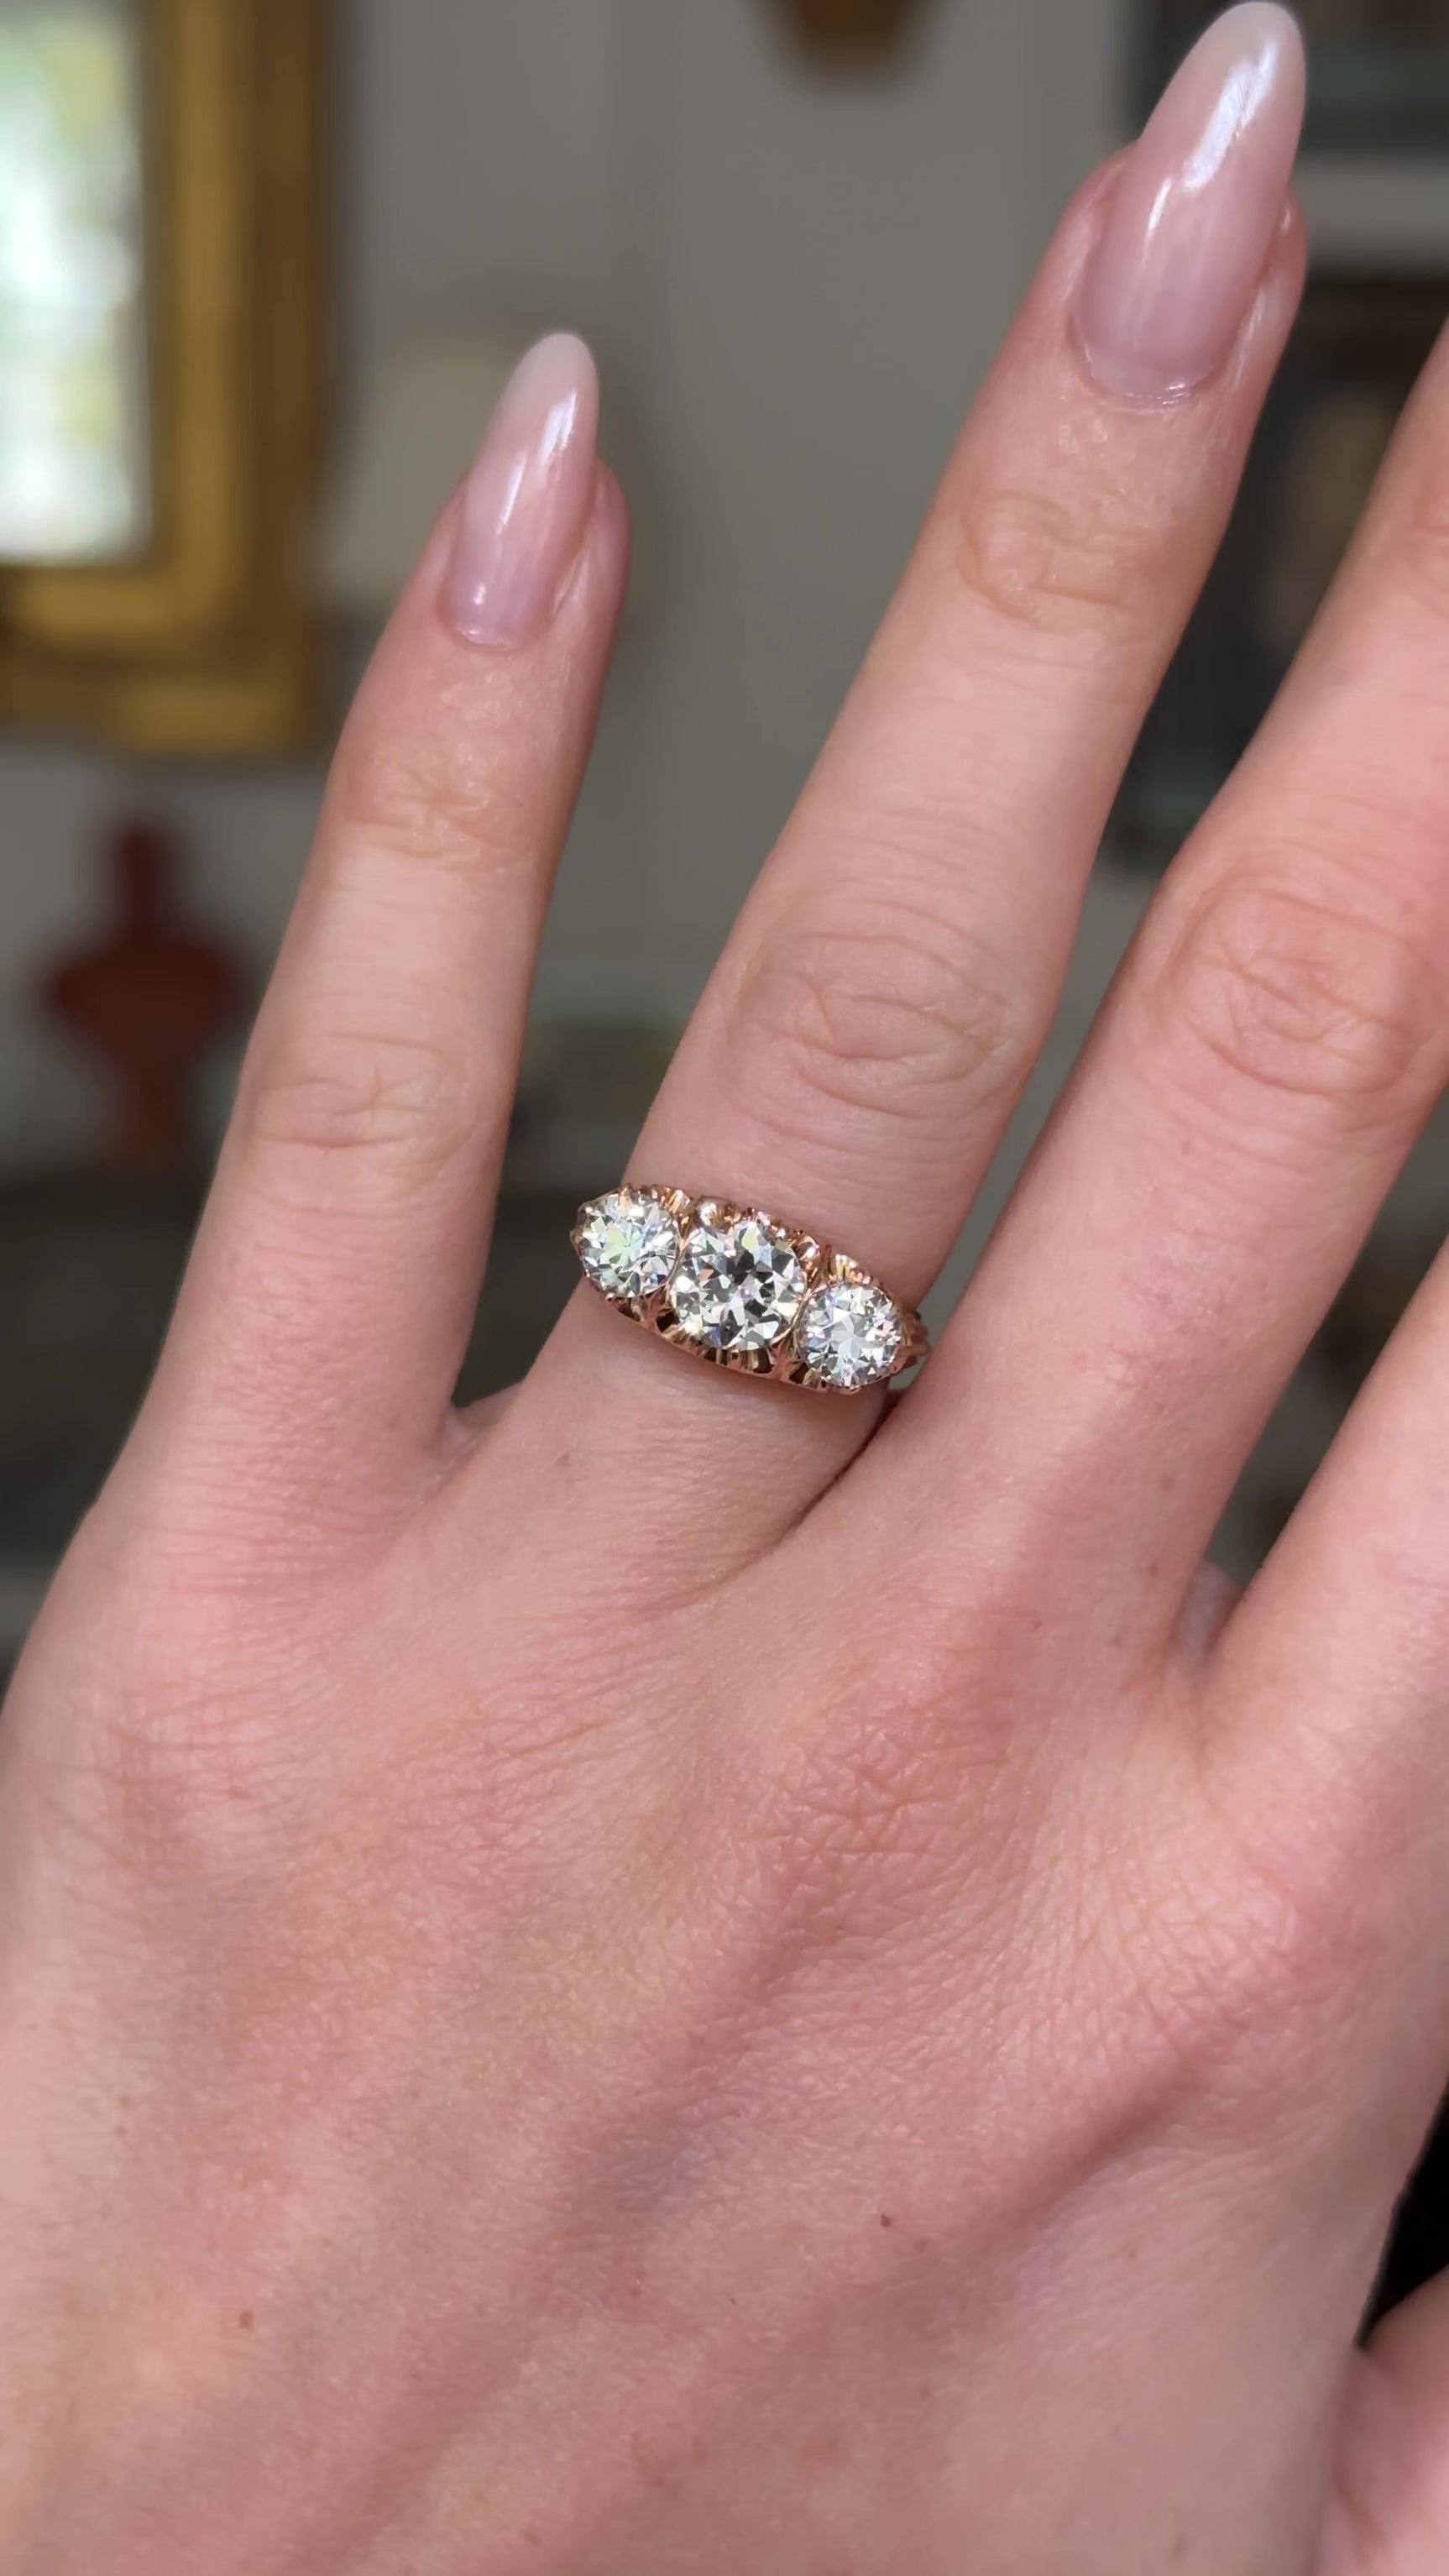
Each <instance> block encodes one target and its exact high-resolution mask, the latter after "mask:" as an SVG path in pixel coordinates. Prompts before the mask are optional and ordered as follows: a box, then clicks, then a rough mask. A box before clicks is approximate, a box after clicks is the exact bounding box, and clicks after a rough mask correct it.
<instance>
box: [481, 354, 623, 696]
mask: <svg viewBox="0 0 1449 2576" xmlns="http://www.w3.org/2000/svg"><path fill="white" fill-rule="evenodd" d="M598 433H599V379H598V372H597V370H596V368H595V366H594V362H593V359H592V358H591V357H590V355H589V352H588V350H587V349H586V348H585V347H584V344H583V342H582V340H575V339H573V338H572V337H571V336H570V335H569V334H567V333H563V332H561V333H559V334H558V335H557V336H556V337H555V338H553V339H550V340H540V342H539V344H538V346H537V348H535V349H530V351H529V353H528V355H527V357H526V358H525V359H524V360H523V361H522V363H521V365H520V366H519V367H518V369H517V370H516V372H515V374H514V375H513V377H512V379H511V381H510V382H509V384H508V385H507V387H506V388H505V390H504V393H503V396H502V399H501V400H500V402H499V405H498V409H497V410H496V411H495V413H494V415H493V418H492V421H491V422H490V424H489V428H488V435H487V437H486V438H485V439H484V441H483V445H482V447H481V449H480V450H479V454H478V461H477V463H476V465H475V466H474V467H473V470H472V473H471V474H470V475H469V477H468V480H467V483H466V484H465V486H464V489H463V504H462V512H461V516H460V518H459V522H458V536H457V544H456V548H455V551H454V555H453V563H452V569H451V572H450V574H449V579H448V610H449V614H450V616H451V617H452V621H453V624H454V625H455V626H456V627H457V629H458V632H459V634H460V635H465V636H467V638H468V639H469V641H470V642H471V643H474V644H496V645H510V644H526V643H527V642H528V640H529V638H530V637H531V636H534V635H537V634H538V633H539V632H540V631H541V629H542V628H543V627H545V626H546V625H547V624H548V621H549V619H550V618H551V617H552V615H553V613H554V610H555V609H556V608H557V606H558V603H559V599H560V597H561V595H562V593H563V590H564V588H565V586H566V584H567V581H568V577H569V574H570V572H571V571H572V569H573V567H574V565H575V563H576V562H577V560H578V555H579V549H580V547H581V546H582V544H583V541H584V532H585V530H586V529H587V527H588V523H589V513H590V510H591V508H592V505H593V497H594V472H595V460H596V456H597V451H598Z"/></svg>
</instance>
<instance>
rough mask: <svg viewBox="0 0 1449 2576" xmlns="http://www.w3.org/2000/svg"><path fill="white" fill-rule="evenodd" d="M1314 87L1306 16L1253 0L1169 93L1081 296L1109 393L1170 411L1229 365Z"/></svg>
mask: <svg viewBox="0 0 1449 2576" xmlns="http://www.w3.org/2000/svg"><path fill="white" fill-rule="evenodd" d="M1305 88H1306V70H1305V64H1304V58H1303V39H1302V37H1301V36H1300V34H1299V32H1298V26H1297V22H1296V20H1295V19H1294V18H1292V17H1291V16H1290V15H1289V12H1288V11H1287V10H1286V9H1280V8H1277V7H1275V6H1272V5H1270V0H1246V5H1244V6H1243V7H1240V8H1237V9H1229V10H1228V12H1227V14H1226V16H1224V17H1222V18H1219V19H1217V20H1216V21H1215V23H1214V24H1213V25H1212V26H1211V27H1209V28H1208V30H1207V33H1206V34H1205V35H1204V36H1203V37H1201V38H1200V40H1199V42H1198V43H1197V44H1196V45H1195V46H1194V48H1193V51H1192V52H1191V53H1190V54H1189V55H1188V58H1187V60H1186V62H1185V63H1184V64H1183V66H1182V69H1181V70H1180V71H1179V72H1178V74H1177V76H1176V78H1175V80H1173V81H1172V82H1171V83H1170V84H1169V86H1168V88H1167V89H1166V90H1165V91H1164V93H1163V95H1162V97H1161V99H1160V100H1159V102H1158V104H1157V107H1156V109H1155V110H1154V112H1153V115H1152V117H1151V119H1150V121H1149V123H1148V125H1147V127H1146V130H1145V131H1144V133H1143V134H1142V136H1141V138H1140V140H1139V141H1138V143H1137V145H1136V146H1135V148H1134V150H1133V151H1132V152H1131V153H1130V154H1129V155H1128V158H1127V160H1126V162H1125V163H1124V165H1123V168H1122V173H1121V176H1120V178H1119V180H1118V182H1117V187H1116V190H1115V193H1114V195H1113V196H1112V199H1111V201H1110V203H1109V205H1108V208H1107V213H1106V219H1105V223H1104V226H1103V231H1102V237H1101V240H1100V241H1099V242H1098V244H1097V247H1096V250H1095V252H1094V254H1093V256H1092V258H1091V260H1090V262H1089V263H1088V266H1087V270H1086V273H1085V276H1084V277H1083V280H1082V285H1081V290H1080V294H1079V298H1078V304H1077V329H1078V334H1079V336H1080V339H1081V344H1082V348H1083V350H1084V352H1085V354H1086V359H1087V363H1088V365H1089V367H1090V368H1091V370H1092V373H1093V375H1094V376H1095V377H1096V379H1097V382H1098V383H1099V384H1100V385H1102V386H1103V387H1104V388H1105V389H1106V391H1107V392H1108V393H1112V394H1119V395H1121V396H1123V397H1124V398H1125V399H1126V400H1127V401H1129V402H1141V403H1154V402H1170V401H1173V400H1174V399H1176V398H1177V397H1179V396H1181V395H1183V394H1187V393H1191V391H1192V390H1193V388H1194V386H1196V385H1200V384H1202V383H1203V382H1204V381H1205V379H1206V378H1207V377H1208V376H1210V375H1211V374H1212V373H1213V371H1214V369H1215V368H1217V367H1219V366H1221V364H1222V362H1223V360H1224V358H1225V357H1226V356H1227V354H1228V351H1229V350H1230V349H1231V347H1232V345H1233V342H1234V341H1235V339H1236V338H1237V336H1238V333H1239V331H1240V330H1241V329H1242V326H1243V323H1244V321H1245V320H1246V318H1247V314H1248V310H1249V307H1250V306H1251V304H1252V301H1253V296H1254V293H1255V291H1256V289H1257V286H1258V283H1259V280H1260V278H1261V277H1262V274H1263V270H1264V268H1265V267H1266V265H1267V262H1268V259H1269V255H1270V253H1271V251H1272V247H1273V243H1274V240H1275V238H1276V235H1277V232H1278V228H1279V226H1280V224H1281V222H1282V220H1283V209H1284V204H1285V200H1286V198H1287V193H1288V183H1289V180H1290V178H1291V176H1292V171H1293V162H1294V157H1295V155H1296V153H1297V150H1298V138H1299V134H1300V132H1301V130H1302V125H1303V107H1304V95H1305Z"/></svg>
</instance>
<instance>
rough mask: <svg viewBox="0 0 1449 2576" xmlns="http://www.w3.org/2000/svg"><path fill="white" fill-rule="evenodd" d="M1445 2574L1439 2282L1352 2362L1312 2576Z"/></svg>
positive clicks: (1443, 2291) (1443, 2304) (1447, 2409)
mask: <svg viewBox="0 0 1449 2576" xmlns="http://www.w3.org/2000/svg"><path fill="white" fill-rule="evenodd" d="M1446 2566H1449V2279H1444V2280H1438V2281H1431V2282H1430V2284H1429V2286H1428V2288H1427V2289H1424V2290H1420V2291H1419V2292H1418V2293H1417V2295H1416V2296H1415V2297H1414V2298H1412V2299H1409V2300H1406V2301H1405V2303H1404V2305H1403V2306H1402V2307H1401V2308H1397V2309H1395V2311H1394V2313H1393V2315H1392V2316H1390V2317H1387V2318H1386V2319H1385V2321H1384V2323H1383V2325H1382V2326H1381V2327H1380V2328H1379V2330H1378V2332H1377V2334H1376V2335H1375V2336H1374V2338H1373V2341H1372V2342H1371V2343H1370V2345H1369V2347H1368V2349H1367V2351H1366V2352H1363V2353H1360V2354H1358V2355H1356V2357H1355V2360H1354V2364H1353V2369H1352V2374H1351V2376H1350V2380H1349V2385H1348V2389H1347V2393H1346V2399H1345V2404H1344V2411H1343V2419H1342V2424H1341V2429H1340V2435H1339V2447H1338V2458H1337V2461H1336V2463H1335V2475H1334V2491H1333V2497H1332V2501H1331V2503H1330V2506H1329V2513H1328V2525H1327V2531H1326V2534H1325V2539H1324V2547H1323V2554H1322V2557H1321V2559H1320V2561H1319V2564H1318V2567H1317V2569H1316V2570H1315V2576H1441V2570H1442V2569H1443V2568H1445V2567H1446Z"/></svg>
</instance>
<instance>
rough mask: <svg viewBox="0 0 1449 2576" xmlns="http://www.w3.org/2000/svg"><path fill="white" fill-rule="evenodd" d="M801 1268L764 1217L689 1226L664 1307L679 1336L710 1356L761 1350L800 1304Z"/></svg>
mask: <svg viewBox="0 0 1449 2576" xmlns="http://www.w3.org/2000/svg"><path fill="white" fill-rule="evenodd" d="M809 1284H810V1283H809V1281H808V1279H807V1278H806V1275H805V1266H804V1263H803V1262H802V1261H801V1259H800V1256H799V1254H798V1253H797V1252H796V1250H795V1247H794V1245H793V1244H792V1242H791V1241H790V1238H789V1236H788V1234H786V1233H785V1232H784V1231H783V1229H782V1228H781V1227H780V1226H777V1225H771V1224H770V1222H769V1220H768V1218H767V1217H762V1216H742V1217H737V1218H736V1219H735V1220H734V1222H733V1224H728V1225H696V1226H695V1227H694V1228H693V1230H692V1231H691V1232H690V1233H689V1234H688V1235H686V1237H685V1242H684V1250H683V1252H682V1253H681V1255H680V1260H679V1268H678V1270H677V1271H676V1272H675V1275H674V1281H673V1284H672V1286H671V1288H670V1291H669V1302H670V1305H671V1306H672V1307H673V1309H674V1312H675V1315H676V1316H677V1318H678V1320H679V1325H680V1329H681V1331H683V1332H685V1333H687V1334H688V1335H689V1337H690V1339H691V1341H698V1342H703V1343H706V1344H707V1345H708V1346H709V1347H710V1348H711V1349H712V1350H717V1351H769V1350H773V1349H774V1348H775V1346H776V1344H777V1343H778V1342H782V1341H783V1340H784V1339H785V1336H786V1334H787V1333H788V1332H789V1331H790V1330H791V1328H792V1326H793V1324H794V1322H795V1318H796V1316H797V1315H798V1314H799V1312H800V1308H801V1306H802V1305H803V1304H804V1301H805V1295H806V1291H807V1289H808V1287H809Z"/></svg>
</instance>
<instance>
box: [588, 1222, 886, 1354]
mask: <svg viewBox="0 0 1449 2576" xmlns="http://www.w3.org/2000/svg"><path fill="white" fill-rule="evenodd" d="M616 1195H622V1196H624V1197H627V1198H632V1199H649V1200H652V1201H653V1202H654V1204H655V1205H656V1206H657V1207H659V1208H661V1209H662V1210H663V1211H664V1213H665V1215H666V1216H668V1217H669V1218H670V1219H671V1220H672V1222H673V1224H674V1226H675V1228H676V1229H677V1232H678V1237H679V1250H678V1254H677V1256H676V1258H675V1262H674V1265H673V1268H672V1269H671V1271H670V1274H669V1277H668V1278H667V1279H666V1280H665V1281H664V1283H663V1285H662V1286H661V1287H660V1288H659V1289H658V1290H657V1291H656V1292H655V1293H654V1294H653V1295H651V1296H647V1297H623V1296H615V1295H613V1294H611V1293H610V1292H609V1290H607V1289H606V1288H604V1287H603V1286H602V1285H601V1284H600V1282H599V1281H598V1280H597V1279H596V1278H594V1276H593V1275H592V1272H591V1271H590V1269H589V1266H588V1263H587V1261H586V1259H585V1257H584V1233H585V1228H586V1226H587V1225H588V1223H589V1220H590V1219H591V1218H592V1217H593V1216H594V1214H595V1213H596V1211H597V1210H598V1209H600V1208H601V1207H602V1206H604V1205H605V1204H606V1203H607V1201H608V1199H610V1198H613V1197H614V1196H616ZM751 1222H753V1223H756V1224H758V1225H760V1226H761V1227H763V1228H766V1229H768V1230H769V1231H770V1232H771V1233H772V1234H775V1235H778V1236H781V1237H783V1238H784V1241H785V1242H786V1243H787V1244H788V1246H789V1249H790V1251H791V1252H793V1254H794V1256H795V1259H796V1260H797V1261H798V1262H799V1264H800V1266H801V1268H802V1270H803V1271H804V1274H805V1291H804V1295H803V1297H802V1298H801V1300H800V1302H799V1305H798V1308H797V1311H796V1313H795V1315H794V1318H793V1320H792V1322H791V1324H790V1327H789V1329H788V1331H786V1332H783V1333H782V1334H781V1335H780V1336H779V1338H778V1340H776V1341H775V1342H773V1343H770V1344H767V1345H758V1346H752V1347H749V1348H744V1349H725V1348H721V1347H720V1346H719V1345H718V1344H715V1343H712V1342H709V1341H706V1340H703V1339H701V1338H700V1336H699V1335H698V1333H696V1332H692V1331H689V1330H686V1328H685V1326H684V1325H683V1324H681V1322H680V1321H679V1318H678V1317H677V1315H676V1314H675V1312H674V1308H673V1305H672V1303H671V1290H672V1288H673V1285H674V1282H675V1280H676V1278H677V1277H678V1275H679V1270H680V1267H681V1265H682V1263H683V1260H684V1255H685V1250H686V1247H687V1245H688V1243H689V1240H690V1237H691V1236H692V1235H693V1234H694V1233H696V1232H697V1231H698V1230H699V1229H700V1228H710V1229H720V1230H724V1229H727V1228H730V1227H733V1226H737V1225H742V1224H748V1223H751ZM570 1240H571V1242H572V1244H573V1247H574V1250H575V1252H576V1253H577V1254H578V1255H579V1259H580V1263H581V1266H582V1267H583V1271H584V1276H585V1278H586V1279H587V1280H588V1282H589V1285H590V1287H591V1288H592V1289H593V1290H594V1292H595V1294H596V1295H597V1296H599V1297H602V1298H603V1300H604V1303H605V1304H606V1305H608V1306H612V1307H613V1308H614V1310H615V1312H616V1313H618V1314H621V1315H627V1316H628V1317H629V1318H630V1320H631V1322H633V1323H636V1324H642V1325H643V1327H644V1329H645V1330H646V1332H651V1333H654V1334H656V1335H657V1336H658V1338H659V1339H660V1340H661V1341H665V1342H670V1343H672V1344H673V1346H674V1348H675V1349H676V1350H683V1351H688V1352H689V1353H690V1355H691V1357H692V1358H694V1359H701V1360H708V1361H709V1362H710V1363H711V1365H712V1366H714V1367H716V1368H726V1369H730V1370H733V1371H734V1372H735V1373H736V1374H737V1375H739V1376H743V1377H757V1378H773V1379H776V1380H778V1381H782V1382H783V1383H784V1384H786V1385H788V1386H799V1387H804V1388H806V1389H807V1390H808V1391H810V1392H812V1393H816V1394H826V1395H839V1394H869V1393H870V1392H871V1391H872V1389H873V1388H875V1387H879V1386H884V1385H886V1384H888V1382H889V1381H890V1379H892V1378H896V1377H900V1376H901V1375H902V1374H903V1373H904V1371H905V1370H907V1369H912V1368H915V1367H916V1366H918V1364H919V1363H920V1362H921V1361H922V1360H924V1359H925V1358H926V1357H927V1356H928V1354H929V1351H930V1336H929V1334H928V1333H927V1331H926V1327H925V1325H924V1323H923V1322H922V1320H921V1318H920V1316H919V1315H918V1314H917V1312H916V1310H915V1308H914V1307H912V1306H906V1305H903V1304H902V1302H901V1300H900V1299H899V1298H898V1297H894V1296H892V1294H891V1291H890V1290H889V1289H888V1288H886V1287H885V1286H883V1285H882V1283H881V1281H880V1280H879V1279H877V1278H875V1277H874V1276H873V1274H872V1273H871V1272H870V1271H868V1270H864V1269H862V1267H861V1265H860V1263H859V1262H858V1261H852V1260H850V1259H849V1257H848V1256H847V1255H846V1254H845V1253H843V1252H836V1251H834V1250H833V1249H832V1247H831V1246H830V1245H829V1244H828V1243H822V1242H820V1241H819V1240H818V1238H817V1237H816V1236H815V1235H813V1234H807V1233H805V1232H804V1231H803V1230H801V1229H800V1228H798V1227H796V1226H791V1225H786V1224H784V1223H782V1221H781V1220H780V1218H778V1217H774V1216H770V1215H769V1214H767V1212H766V1211H765V1210H764V1209H763V1208H754V1207H741V1206H737V1205H736V1204H734V1202H732V1201H731V1200H728V1199H715V1198H703V1199H695V1198H691V1197H690V1195H689V1193H688V1191H687V1190H670V1189H660V1188H658V1187H656V1186H654V1185H653V1184H651V1183H648V1182H642V1181H640V1182H634V1181H630V1182H627V1183H625V1184H624V1186H623V1189H622V1191H621V1192H620V1193H615V1192H608V1193H606V1194H604V1196H603V1197H601V1198H598V1199H590V1200H588V1201H587V1202H586V1203H585V1205H584V1206H583V1207H581V1208H580V1210H579V1213H578V1217H577V1219H576V1221H575V1224H574V1227H573V1230H572V1233H571V1236H570ZM833 1285H834V1286H840V1287H847V1288H862V1289H867V1290H870V1291H871V1292H872V1293H873V1294H874V1295H875V1296H877V1297H880V1298H883V1299H884V1300H885V1302H886V1304H887V1305H888V1306H890V1307H891V1308H892V1310H893V1312H894V1315H895V1317H896V1320H897V1322H898V1324H899V1327H900V1340H899V1344H898V1346H897V1349H896V1351H895V1355H894V1358H893V1359H892V1362H891V1365H890V1367H889V1368H888V1369H886V1370H884V1371H882V1372H881V1373H880V1374H879V1375H878V1376H874V1377H871V1378H868V1379H866V1380H864V1381H863V1382H861V1383H860V1384H858V1385H856V1386H853V1387H844V1386H840V1385H838V1384H837V1383H836V1382H835V1381H834V1380H833V1379H832V1378H830V1377H829V1376H828V1375H826V1374H824V1373H823V1372H821V1371H820V1370H818V1369H815V1368H812V1367H811V1366H810V1365H809V1364H808V1362H807V1361H806V1360H805V1359H804V1357H803V1356H802V1354H801V1352H800V1351H799V1350H798V1349H797V1348H796V1333H797V1330H798V1328H799V1326H800V1324H801V1323H802V1321H803V1319H804V1317H805V1313H806V1310H807V1308H808V1306H809V1303H810V1300H811V1298H812V1297H814V1296H815V1295H816V1294H817V1292H818V1291H820V1290H821V1289H824V1288H828V1287H830V1286H833Z"/></svg>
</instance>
